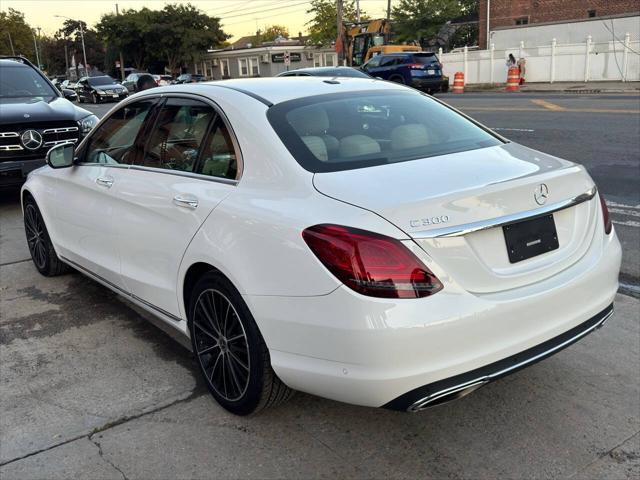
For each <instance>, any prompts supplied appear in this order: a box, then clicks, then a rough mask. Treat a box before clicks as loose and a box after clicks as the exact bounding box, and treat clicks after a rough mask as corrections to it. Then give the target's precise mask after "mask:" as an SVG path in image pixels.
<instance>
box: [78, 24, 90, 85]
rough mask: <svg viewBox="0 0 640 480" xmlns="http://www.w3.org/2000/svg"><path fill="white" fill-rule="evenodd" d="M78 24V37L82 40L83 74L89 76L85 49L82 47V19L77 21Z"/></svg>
mask: <svg viewBox="0 0 640 480" xmlns="http://www.w3.org/2000/svg"><path fill="white" fill-rule="evenodd" d="M78 25H80V39H81V40H82V58H84V74H85V75H86V76H89V69H88V68H87V50H86V49H85V48H84V32H83V31H82V20H80V21H79V22H78Z"/></svg>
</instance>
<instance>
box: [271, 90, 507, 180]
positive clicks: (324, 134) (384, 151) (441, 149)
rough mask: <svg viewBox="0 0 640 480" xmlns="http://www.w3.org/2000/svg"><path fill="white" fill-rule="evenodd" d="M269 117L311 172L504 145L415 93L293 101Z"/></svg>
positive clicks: (342, 95) (351, 94)
mask: <svg viewBox="0 0 640 480" xmlns="http://www.w3.org/2000/svg"><path fill="white" fill-rule="evenodd" d="M267 117H268V119H269V122H270V123H271V126H272V127H273V129H274V130H275V131H276V133H277V134H278V136H279V137H280V139H281V140H282V142H283V143H284V144H285V146H286V147H287V149H288V150H289V151H290V152H291V154H292V155H293V157H294V158H295V159H296V160H297V161H298V163H300V165H301V166H302V167H303V168H305V169H306V170H308V171H310V172H334V171H338V170H351V169H356V168H365V167H371V166H374V165H384V164H388V163H397V162H406V161H410V160H418V159H421V158H426V157H432V156H436V155H445V154H448V153H455V152H464V151H467V150H474V149H478V148H484V147H491V146H494V145H500V144H501V143H502V142H501V141H500V140H499V139H498V138H497V137H495V136H493V135H492V134H490V133H489V132H487V131H485V130H484V129H482V128H481V127H479V126H477V125H476V124H474V123H473V122H471V121H470V120H467V119H466V118H465V117H463V116H462V115H460V114H458V113H456V112H455V111H453V110H451V109H450V108H448V107H446V106H444V105H442V104H440V103H439V102H438V101H436V100H434V99H432V98H430V97H428V96H426V95H423V94H421V93H418V92H413V91H409V90H407V91H392V92H390V91H386V92H380V91H375V92H367V91H361V92H349V93H338V94H329V95H318V96H314V97H308V98H303V99H296V100H290V101H287V102H283V103H280V104H277V105H274V106H273V107H271V108H270V109H269V110H268V112H267Z"/></svg>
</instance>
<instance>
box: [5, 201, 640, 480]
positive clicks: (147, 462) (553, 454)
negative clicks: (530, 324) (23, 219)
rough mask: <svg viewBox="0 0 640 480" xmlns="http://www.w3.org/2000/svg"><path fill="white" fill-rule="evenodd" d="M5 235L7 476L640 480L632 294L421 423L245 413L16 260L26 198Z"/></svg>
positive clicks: (100, 297) (183, 359) (65, 287)
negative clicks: (525, 364) (555, 346)
mask: <svg viewBox="0 0 640 480" xmlns="http://www.w3.org/2000/svg"><path fill="white" fill-rule="evenodd" d="M0 225H1V226H2V230H1V231H0V235H1V237H0V241H1V242H2V243H0V245H1V246H2V250H3V252H6V254H5V253H3V255H4V256H3V257H2V258H3V262H2V263H3V265H1V266H0V313H1V315H0V412H2V413H1V414H0V465H1V466H0V478H2V480H9V479H14V478H15V479H29V478H47V479H49V478H92V479H94V478H95V479H101V478H114V479H121V478H127V479H136V478H140V479H149V478H154V479H155V478H211V477H215V478H238V477H254V478H300V477H313V478H327V477H330V478H334V477H345V478H367V477H369V478H371V477H376V478H379V477H392V478H415V477H421V478H442V477H454V478H457V477H466V478H495V477H497V476H503V477H510V478H532V477H537V478H540V477H564V478H569V477H573V478H616V479H618V478H637V477H638V475H640V435H639V433H638V432H640V412H639V400H640V379H639V378H638V375H637V372H638V371H640V345H639V343H640V342H639V339H640V328H639V316H640V301H638V300H637V299H634V298H632V297H628V296H624V295H619V296H618V297H617V302H616V313H615V315H614V317H613V318H612V319H611V320H610V321H609V322H608V323H607V324H606V325H605V327H604V328H602V329H601V330H599V331H597V332H596V333H594V334H592V335H590V336H589V337H587V338H585V339H584V340H583V341H581V342H579V343H577V344H575V345H573V346H571V347H570V348H568V349H567V350H565V351H563V352H561V353H559V354H557V355H555V356H554V357H551V358H549V359H547V360H545V361H543V362H541V363H539V364H537V365H535V366H533V367H531V368H528V369H525V370H523V371H521V372H518V373H517V374H515V375H513V376H510V377H507V378H505V379H503V380H501V381H498V382H496V383H494V384H491V385H488V386H487V387H485V388H483V389H481V390H479V391H477V392H476V393H474V394H473V395H471V396H469V397H467V398H464V399H462V400H460V401H457V402H455V403H452V404H449V405H444V406H441V407H437V408H435V409H432V410H428V411H425V412H422V413H419V414H413V415H411V414H404V413H398V412H390V411H386V410H381V409H371V408H362V407H355V406H350V405H345V404H341V403H337V402H332V401H328V400H323V399H320V398H317V397H312V396H310V395H305V394H297V395H296V396H295V397H294V398H293V399H292V401H290V402H289V403H287V404H285V405H284V406H281V407H279V408H277V409H273V410H270V411H266V412H264V413H262V414H260V415H257V416H254V417H249V418H240V417H235V416H232V415H230V414H228V413H226V412H225V411H224V410H222V409H221V408H220V407H218V406H217V405H216V404H215V402H214V401H213V400H212V399H211V398H210V396H209V395H208V393H207V392H206V389H205V388H204V386H203V385H202V383H201V382H200V380H199V377H198V372H197V369H196V365H195V362H194V360H193V358H192V356H191V354H190V353H189V351H188V350H186V349H185V348H183V347H182V346H180V345H179V344H178V343H176V342H175V341H174V340H173V339H171V338H170V337H169V336H167V335H166V334H165V333H163V332H162V331H160V330H159V329H158V328H156V327H155V326H153V325H152V324H150V323H149V322H147V321H146V320H145V319H143V318H142V317H141V316H140V314H139V313H137V312H136V311H134V310H132V309H131V308H129V306H128V304H127V303H125V301H124V300H121V299H119V297H117V296H116V295H114V294H112V293H110V292H109V291H107V290H105V289H104V288H103V287H101V286H100V285H98V284H97V283H94V282H93V281H91V280H89V279H87V278H86V277H83V276H81V275H80V274H77V273H75V274H69V275H65V276H61V277H56V278H45V277H42V276H40V275H39V274H38V273H37V272H36V270H35V268H34V267H33V266H32V264H31V263H30V261H20V260H24V258H25V257H24V256H25V252H26V250H25V249H24V246H23V243H24V238H23V237H22V235H21V234H20V227H19V225H20V210H19V208H18V206H17V201H16V198H14V197H11V196H9V197H6V196H5V197H3V198H2V200H1V201H0ZM5 226H7V227H5ZM514 321H516V319H514Z"/></svg>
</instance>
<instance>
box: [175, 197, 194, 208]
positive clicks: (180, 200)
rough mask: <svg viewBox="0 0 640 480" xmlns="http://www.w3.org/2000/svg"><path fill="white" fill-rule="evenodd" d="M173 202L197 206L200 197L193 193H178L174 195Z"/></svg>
mask: <svg viewBox="0 0 640 480" xmlns="http://www.w3.org/2000/svg"><path fill="white" fill-rule="evenodd" d="M173 203H174V204H176V205H177V206H179V207H185V208H197V207H198V199H197V198H196V197H194V196H192V195H176V196H175V197H173Z"/></svg>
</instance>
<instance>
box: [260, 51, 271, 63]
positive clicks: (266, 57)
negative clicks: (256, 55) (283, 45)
mask: <svg viewBox="0 0 640 480" xmlns="http://www.w3.org/2000/svg"><path fill="white" fill-rule="evenodd" d="M260 61H261V62H262V63H269V54H268V53H264V54H262V55H260Z"/></svg>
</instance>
